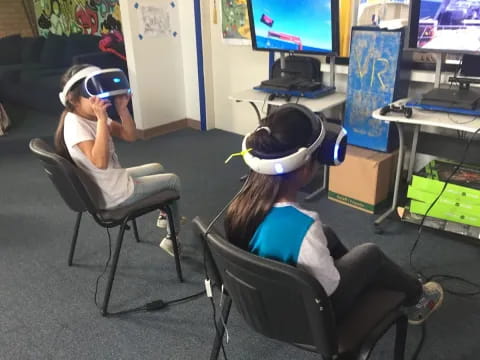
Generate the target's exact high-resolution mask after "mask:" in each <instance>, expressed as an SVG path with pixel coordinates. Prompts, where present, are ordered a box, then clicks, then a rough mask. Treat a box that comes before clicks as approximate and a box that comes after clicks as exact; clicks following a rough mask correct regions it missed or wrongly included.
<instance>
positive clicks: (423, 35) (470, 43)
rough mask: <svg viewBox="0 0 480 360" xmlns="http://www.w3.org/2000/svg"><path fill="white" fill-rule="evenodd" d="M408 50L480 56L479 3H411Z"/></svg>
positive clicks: (437, 0)
mask: <svg viewBox="0 0 480 360" xmlns="http://www.w3.org/2000/svg"><path fill="white" fill-rule="evenodd" d="M409 47H410V48H414V49H416V50H420V51H428V52H445V53H450V54H454V53H462V54H465V53H467V54H468V53H472V54H480V1H479V0H412V1H411V5H410V36H409Z"/></svg>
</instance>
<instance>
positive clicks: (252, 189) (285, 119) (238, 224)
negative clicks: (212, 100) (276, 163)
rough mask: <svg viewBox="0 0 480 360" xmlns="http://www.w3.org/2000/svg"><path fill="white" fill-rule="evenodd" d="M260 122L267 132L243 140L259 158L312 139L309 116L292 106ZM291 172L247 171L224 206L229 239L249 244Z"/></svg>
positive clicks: (284, 152) (290, 149) (283, 152)
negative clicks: (241, 187) (240, 187)
mask: <svg viewBox="0 0 480 360" xmlns="http://www.w3.org/2000/svg"><path fill="white" fill-rule="evenodd" d="M262 125H263V126H267V127H268V128H269V129H270V132H269V131H268V130H266V129H259V130H257V131H255V132H254V133H252V134H251V135H250V136H249V137H248V139H247V141H246V145H247V148H251V149H252V151H251V153H252V154H253V155H255V156H257V157H260V158H275V157H281V156H287V155H288V154H291V153H294V152H295V151H297V150H298V149H299V148H301V147H304V146H309V145H311V144H312V143H313V140H314V139H315V136H314V134H313V129H312V124H311V121H310V119H309V118H308V117H307V115H306V114H304V113H303V112H302V111H300V110H298V109H295V108H291V107H290V108H288V107H287V108H280V109H278V110H277V111H275V112H273V113H271V114H270V115H269V116H267V118H266V119H264V120H263V124H262ZM279 154H281V155H279ZM275 155H277V156H275ZM291 174H293V173H290V174H283V175H263V174H259V173H256V172H252V173H251V174H250V176H249V177H248V179H247V183H246V184H245V187H244V190H243V191H242V193H241V194H240V195H238V196H237V198H236V199H235V200H234V201H233V202H232V204H231V205H230V206H229V208H228V210H227V214H226V217H225V222H224V225H225V232H226V235H227V238H228V240H229V241H230V242H232V243H233V244H235V245H237V246H239V247H240V248H242V249H247V248H248V243H249V242H250V240H251V238H252V237H253V235H254V233H255V231H256V229H257V227H258V226H259V225H260V224H261V222H262V221H263V219H264V218H265V216H266V215H267V214H268V212H269V211H270V209H271V208H272V206H273V204H275V202H276V201H277V199H278V196H279V192H280V190H281V188H282V185H288V180H289V178H291Z"/></svg>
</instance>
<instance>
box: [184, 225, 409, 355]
mask: <svg viewBox="0 0 480 360" xmlns="http://www.w3.org/2000/svg"><path fill="white" fill-rule="evenodd" d="M193 223H194V226H195V227H196V230H197V232H198V233H199V234H200V235H201V236H202V239H203V240H204V246H205V245H206V246H207V253H208V254H209V255H208V256H207V261H213V264H210V267H212V266H213V267H216V269H215V270H214V271H213V277H214V281H217V284H218V281H221V283H223V285H224V287H225V289H226V292H227V295H226V299H227V300H226V301H225V302H224V305H223V307H222V316H223V321H224V322H225V324H226V322H227V320H228V315H229V312H230V307H231V303H232V302H233V303H234V304H235V306H236V308H237V309H238V311H239V312H240V314H241V316H242V317H243V318H244V319H245V321H246V322H247V323H248V324H249V325H250V326H251V327H252V328H253V329H254V330H255V331H257V332H259V333H260V334H263V335H265V336H267V337H269V338H273V339H277V340H280V341H284V342H287V343H290V344H293V345H295V346H297V347H300V348H302V349H305V350H308V351H312V352H316V353H319V354H321V355H322V356H323V358H324V359H332V360H333V359H363V360H366V359H368V358H369V356H370V354H371V352H372V350H373V348H374V346H375V344H376V343H377V341H378V340H379V339H380V338H381V337H382V336H383V334H384V333H385V332H386V331H387V330H388V329H389V328H390V327H391V326H392V325H393V324H396V338H395V350H394V359H395V360H401V359H403V358H404V352H405V341H406V335H407V325H408V322H407V318H406V316H405V314H404V313H403V311H402V310H401V306H402V303H403V300H404V298H405V296H404V294H402V293H399V292H394V291H389V290H372V291H370V292H369V293H367V294H365V295H364V296H363V297H362V298H361V299H360V300H359V301H358V302H357V304H356V306H355V308H354V309H352V311H351V313H350V315H349V316H347V318H346V319H344V320H343V321H342V322H341V323H339V324H337V323H336V321H335V316H334V314H333V311H332V306H331V304H330V298H329V297H328V296H327V294H326V293H325V291H324V290H323V288H322V286H321V285H320V284H319V283H318V281H317V280H316V279H315V278H313V277H312V276H311V275H310V274H308V273H306V272H305V271H303V270H300V269H297V268H296V267H294V266H290V265H287V264H284V263H280V262H277V261H273V260H269V259H266V258H262V257H259V256H256V255H254V254H251V253H249V252H247V251H244V250H242V249H240V248H238V247H236V246H234V245H233V244H231V243H229V242H228V241H226V240H225V239H224V238H223V237H222V236H220V235H219V234H218V233H216V232H215V231H212V232H209V234H208V235H207V237H206V239H205V236H204V235H205V231H206V225H205V222H203V221H202V220H201V219H199V218H198V217H197V218H195V219H194V220H193ZM217 277H220V278H221V279H220V280H218V278H217ZM217 327H218V328H219V332H218V333H217V336H216V337H215V341H214V345H213V348H212V352H211V357H210V359H211V360H213V359H217V358H218V353H219V350H220V346H221V342H222V338H223V334H224V325H223V322H222V321H219V322H218V324H217Z"/></svg>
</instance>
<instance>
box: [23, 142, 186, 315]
mask: <svg viewBox="0 0 480 360" xmlns="http://www.w3.org/2000/svg"><path fill="white" fill-rule="evenodd" d="M30 150H31V151H32V152H33V154H35V156H36V157H37V158H39V159H40V161H41V162H42V165H43V168H44V169H45V172H46V173H47V175H48V177H49V178H50V180H51V181H52V182H53V184H54V185H55V187H56V189H57V190H58V192H59V193H60V196H61V197H62V198H63V200H64V201H65V203H66V204H67V205H68V207H69V208H70V209H72V210H73V211H75V212H76V213H77V220H76V222H75V228H74V232H73V238H72V244H71V246H70V253H69V255H68V266H71V265H72V260H73V255H74V252H75V246H76V243H77V237H78V230H79V227H80V221H81V219H82V214H83V213H84V212H85V211H87V212H89V213H90V214H91V215H92V217H93V219H94V220H95V222H96V223H97V224H99V225H100V226H102V227H104V228H113V227H116V226H120V230H119V232H118V236H117V244H116V247H115V251H114V255H113V260H112V265H111V268H110V274H109V277H108V283H107V288H106V290H105V296H104V300H103V305H102V310H101V311H102V315H104V316H105V315H107V314H108V312H107V308H108V302H109V300H110V293H111V291H112V285H113V280H114V278H115V272H116V269H117V264H118V258H119V256H120V249H121V247H122V242H123V235H124V233H125V230H127V229H129V226H128V225H127V223H128V222H129V221H131V222H132V225H133V231H134V235H135V239H136V241H137V242H140V238H139V236H138V229H137V224H136V222H135V219H136V218H137V217H139V216H142V215H144V214H147V213H149V212H151V211H154V210H159V209H162V210H163V211H165V213H166V214H167V217H168V222H169V226H170V229H171V233H172V243H173V250H174V257H175V265H176V270H177V275H178V279H179V280H180V281H181V282H182V281H183V277H182V268H181V265H180V257H179V253H178V244H177V239H176V237H175V225H174V222H173V219H172V211H171V209H170V204H171V203H172V201H174V200H177V199H179V197H180V196H179V194H178V193H177V192H176V191H173V190H166V191H161V192H158V193H157V194H155V195H154V196H151V197H149V198H147V199H143V200H140V201H138V202H136V203H134V204H132V205H129V206H123V207H116V208H115V209H112V210H101V209H99V208H98V205H97V204H98V203H99V199H101V198H102V197H101V196H102V195H101V192H100V189H99V188H98V186H97V185H96V184H95V183H94V182H93V181H92V180H91V179H90V178H89V177H88V176H87V175H86V174H85V172H83V171H82V170H81V169H79V168H78V167H76V166H75V165H73V164H72V163H71V162H70V161H69V160H66V159H65V158H63V157H62V156H59V155H57V154H56V153H55V152H54V151H53V150H52V149H51V147H50V146H49V145H48V144H47V143H46V142H45V141H43V140H41V139H38V138H36V139H32V140H31V141H30Z"/></svg>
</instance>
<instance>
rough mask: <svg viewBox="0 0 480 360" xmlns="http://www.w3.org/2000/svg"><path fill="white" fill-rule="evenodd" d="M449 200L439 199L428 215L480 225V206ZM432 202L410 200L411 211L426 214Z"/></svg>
mask: <svg viewBox="0 0 480 360" xmlns="http://www.w3.org/2000/svg"><path fill="white" fill-rule="evenodd" d="M449 202H450V201H449V200H445V199H443V200H439V201H437V202H436V203H435V205H433V207H432V208H431V209H430V210H429V211H428V216H431V217H436V218H438V219H443V220H448V221H454V222H457V223H461V224H467V225H472V226H480V206H475V205H468V204H461V203H454V204H451V203H450V204H449ZM430 205H431V202H423V201H417V200H411V201H410V212H412V213H415V214H420V215H425V213H426V212H427V210H428V209H429V208H430Z"/></svg>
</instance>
